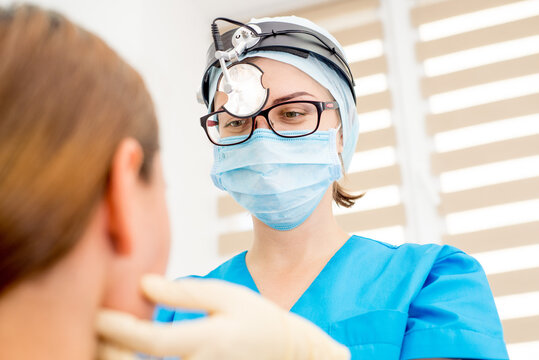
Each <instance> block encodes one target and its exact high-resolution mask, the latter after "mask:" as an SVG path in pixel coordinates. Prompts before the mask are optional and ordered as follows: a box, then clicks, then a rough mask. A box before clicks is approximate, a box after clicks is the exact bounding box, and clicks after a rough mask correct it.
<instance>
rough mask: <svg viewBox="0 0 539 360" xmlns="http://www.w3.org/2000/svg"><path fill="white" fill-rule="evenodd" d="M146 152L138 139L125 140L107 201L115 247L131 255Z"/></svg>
mask: <svg viewBox="0 0 539 360" xmlns="http://www.w3.org/2000/svg"><path fill="white" fill-rule="evenodd" d="M143 160H144V153H143V150H142V147H141V146H140V144H139V143H138V141H136V140H134V139H131V138H127V139H124V140H123V141H122V142H121V143H120V144H119V145H118V148H117V149H116V152H115V154H114V157H113V159H112V164H111V170H110V176H109V186H108V189H107V194H106V200H107V205H108V210H109V234H110V239H111V242H112V246H113V249H114V250H115V251H116V252H117V253H118V254H119V255H128V254H129V253H130V252H131V251H132V248H133V241H134V238H135V234H134V231H135V228H136V227H135V226H132V225H133V221H134V220H135V219H134V217H135V216H134V215H135V214H134V212H135V211H136V210H135V209H134V207H136V206H137V204H136V201H137V196H136V193H137V190H138V187H139V186H140V182H141V179H140V175H139V174H140V168H141V166H142V162H143Z"/></svg>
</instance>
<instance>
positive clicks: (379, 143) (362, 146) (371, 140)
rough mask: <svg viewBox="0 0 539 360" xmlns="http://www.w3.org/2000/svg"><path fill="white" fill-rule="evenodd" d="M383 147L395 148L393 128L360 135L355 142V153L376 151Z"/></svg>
mask: <svg viewBox="0 0 539 360" xmlns="http://www.w3.org/2000/svg"><path fill="white" fill-rule="evenodd" d="M385 146H395V128H394V127H389V128H385V129H380V130H374V131H369V132H366V133H360V134H359V137H358V140H357V145H356V152H358V151H367V150H372V149H377V148H381V147H385Z"/></svg>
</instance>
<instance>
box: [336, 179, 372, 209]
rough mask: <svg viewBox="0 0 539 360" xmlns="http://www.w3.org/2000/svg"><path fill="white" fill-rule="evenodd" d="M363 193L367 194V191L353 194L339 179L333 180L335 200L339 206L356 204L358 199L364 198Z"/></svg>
mask: <svg viewBox="0 0 539 360" xmlns="http://www.w3.org/2000/svg"><path fill="white" fill-rule="evenodd" d="M363 195H365V193H362V194H359V195H352V194H350V193H349V192H348V191H347V190H346V189H344V188H343V187H342V185H341V184H339V183H338V182H337V181H334V182H333V200H335V202H336V203H337V205H339V206H344V207H346V208H350V207H352V206H354V205H355V204H356V200H358V199H360V198H362V197H363Z"/></svg>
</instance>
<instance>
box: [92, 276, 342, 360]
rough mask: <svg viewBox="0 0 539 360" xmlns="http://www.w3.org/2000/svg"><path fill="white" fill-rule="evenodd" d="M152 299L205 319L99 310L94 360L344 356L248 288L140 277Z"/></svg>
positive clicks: (337, 346) (314, 359)
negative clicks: (163, 320) (155, 318)
mask: <svg viewBox="0 0 539 360" xmlns="http://www.w3.org/2000/svg"><path fill="white" fill-rule="evenodd" d="M142 289H143V291H144V293H145V295H146V296H147V297H148V298H149V299H150V300H152V301H153V302H155V303H160V304H165V305H168V306H170V307H179V308H183V309H192V310H202V311H205V312H207V313H208V316H207V317H205V318H200V319H195V320H188V321H183V322H177V323H173V324H159V323H152V322H149V321H143V320H139V319H137V318H135V317H133V316H131V315H128V314H125V313H121V312H116V311H110V310H103V311H102V312H101V313H100V314H99V315H98V319H97V331H98V333H99V335H100V337H101V342H100V344H99V349H98V358H99V360H127V359H136V357H135V355H134V353H136V352H140V353H144V354H147V355H153V356H171V357H181V358H182V360H206V359H212V360H213V359H225V360H228V359H234V360H241V359H249V360H251V359H259V360H270V359H271V360H277V359H278V360H282V359H284V360H292V359H294V360H307V359H308V360H318V359H335V360H341V359H343V360H345V359H346V360H347V359H350V352H349V350H348V349H347V348H346V347H345V346H343V345H341V344H339V343H337V342H336V341H334V340H333V339H332V338H331V337H329V336H328V335H327V334H326V333H324V332H323V331H322V330H321V329H320V328H318V327H317V326H316V325H314V324H312V323H311V322H309V321H307V320H305V319H303V318H301V317H299V316H297V315H295V314H292V313H288V312H286V311H284V310H282V309H280V308H279V307H278V306H277V305H275V304H273V303H271V302H269V301H268V300H265V299H264V298H262V297H261V296H259V295H258V294H256V293H254V292H252V291H251V290H249V289H247V288H244V287H241V286H238V285H234V284H230V283H225V282H223V281H219V280H201V279H184V280H179V281H167V280H165V279H163V278H162V277H160V276H156V275H147V276H145V277H144V278H143V279H142Z"/></svg>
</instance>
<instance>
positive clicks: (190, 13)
mask: <svg viewBox="0 0 539 360" xmlns="http://www.w3.org/2000/svg"><path fill="white" fill-rule="evenodd" d="M12 2H13V1H6V0H0V5H7V4H10V3H12ZM317 2H322V1H320V0H318V1H316V0H315V1H312V0H311V1H306V0H301V1H295V2H294V3H291V2H290V1H286V0H266V1H261V0H251V1H249V2H247V1H242V0H233V1H230V0H227V1H226V2H225V1H214V0H211V1H209V0H205V1H180V0H176V1H174V0H154V1H148V0H146V1H144V0H113V1H112V0H93V1H84V0H34V1H33V3H34V4H37V5H40V6H42V7H45V8H51V9H54V10H57V11H59V12H61V13H63V14H65V15H67V16H68V17H69V18H70V19H71V20H73V21H75V22H77V23H78V24H80V25H82V26H83V27H85V28H87V29H88V30H91V31H93V32H94V33H96V34H97V35H99V36H100V37H102V38H103V39H105V40H106V41H107V42H108V43H109V44H110V46H111V47H112V48H114V49H115V50H116V51H118V52H119V54H120V55H121V56H122V57H123V58H124V59H126V60H127V61H128V62H129V63H130V64H131V65H133V66H134V67H135V68H136V69H137V70H138V71H139V72H140V73H141V74H142V76H143V78H144V79H145V81H146V84H147V86H148V88H149V91H150V93H151V94H152V97H153V99H154V101H155V105H156V110H157V113H158V117H159V121H160V126H161V140H162V148H163V160H164V167H165V176H166V178H167V183H168V190H167V195H168V203H169V209H170V216H171V225H172V239H173V241H172V251H171V255H170V263H169V269H168V275H169V276H170V277H177V276H181V275H186V274H204V273H206V272H207V271H209V270H211V268H213V267H214V266H216V265H217V263H218V257H217V251H216V244H217V241H216V226H215V224H216V223H217V215H216V202H215V197H216V194H217V193H218V192H217V190H216V189H215V188H214V186H213V184H212V183H211V180H210V178H209V171H210V167H211V164H212V152H211V146H210V144H209V142H208V141H207V139H206V137H205V135H204V133H203V130H202V128H201V127H200V125H199V124H200V122H199V121H198V119H199V117H200V115H202V114H203V113H204V112H205V109H204V108H203V107H202V106H201V105H199V104H198V103H197V102H196V91H197V89H198V86H199V83H200V79H201V76H202V72H203V70H204V65H205V54H206V50H207V47H208V45H209V42H210V35H209V28H210V22H211V20H212V19H213V18H214V17H216V16H229V17H233V18H236V19H243V18H248V17H250V16H263V15H266V14H274V13H276V12H282V11H286V10H288V9H291V8H295V7H300V6H302V5H306V4H312V3H317Z"/></svg>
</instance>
